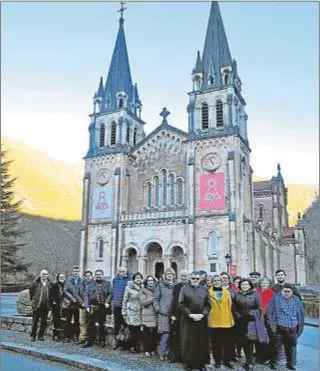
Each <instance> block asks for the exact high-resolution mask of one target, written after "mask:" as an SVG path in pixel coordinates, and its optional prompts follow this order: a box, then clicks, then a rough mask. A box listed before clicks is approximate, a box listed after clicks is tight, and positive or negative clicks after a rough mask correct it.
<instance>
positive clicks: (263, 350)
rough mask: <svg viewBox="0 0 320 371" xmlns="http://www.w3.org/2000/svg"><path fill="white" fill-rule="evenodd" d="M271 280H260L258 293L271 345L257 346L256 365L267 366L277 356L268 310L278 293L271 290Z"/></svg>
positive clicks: (263, 278) (265, 278) (266, 278)
mask: <svg viewBox="0 0 320 371" xmlns="http://www.w3.org/2000/svg"><path fill="white" fill-rule="evenodd" d="M270 284H271V280H270V279H269V278H268V277H262V278H261V279H260V285H259V286H260V287H258V289H257V293H258V294H259V296H260V300H261V309H262V315H263V317H264V322H265V326H266V329H267V331H268V335H269V339H270V342H269V344H261V343H257V344H256V363H261V364H265V363H267V362H268V361H269V360H270V359H271V355H272V354H275V353H274V352H275V343H274V339H273V336H272V331H271V329H270V326H269V324H268V321H267V308H268V304H269V302H270V300H271V299H272V298H273V297H274V296H275V295H276V293H275V292H274V291H273V290H272V289H271V288H270Z"/></svg>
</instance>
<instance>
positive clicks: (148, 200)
mask: <svg viewBox="0 0 320 371" xmlns="http://www.w3.org/2000/svg"><path fill="white" fill-rule="evenodd" d="M146 188H147V205H148V208H151V206H152V191H151V183H149V182H148V183H147V187H146Z"/></svg>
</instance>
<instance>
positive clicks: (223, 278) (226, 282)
mask: <svg viewBox="0 0 320 371" xmlns="http://www.w3.org/2000/svg"><path fill="white" fill-rule="evenodd" d="M221 281H222V284H223V286H228V285H229V277H228V276H227V275H226V274H223V275H222V276H221Z"/></svg>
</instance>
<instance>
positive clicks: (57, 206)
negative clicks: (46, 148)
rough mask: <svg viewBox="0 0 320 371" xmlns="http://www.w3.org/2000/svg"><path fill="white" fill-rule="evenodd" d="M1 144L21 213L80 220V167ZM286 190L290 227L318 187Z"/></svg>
mask: <svg viewBox="0 0 320 371" xmlns="http://www.w3.org/2000/svg"><path fill="white" fill-rule="evenodd" d="M2 141H3V143H4V145H5V148H9V149H10V151H9V153H8V158H9V159H12V160H14V163H13V164H12V175H13V176H17V177H18V179H17V181H16V192H17V194H18V195H19V197H20V198H22V199H23V200H24V207H23V210H22V211H23V212H25V213H27V214H31V215H40V216H44V217H49V218H54V219H63V220H70V221H71V220H80V219H81V203H82V177H83V167H82V166H72V165H70V164H68V163H64V162H62V161H58V160H55V159H52V158H50V157H49V156H48V155H47V154H45V153H42V152H40V151H38V150H36V149H33V148H30V147H28V146H27V145H26V144H25V143H23V142H16V141H13V140H11V139H10V138H8V137H4V138H2ZM271 176H272V174H270V178H271ZM254 180H261V179H260V178H259V179H257V178H254ZM287 187H288V196H289V197H288V198H289V200H288V201H289V205H288V212H289V217H290V225H293V224H295V223H296V220H297V214H298V212H299V211H300V212H301V214H303V211H304V210H305V209H306V208H307V207H308V206H309V205H310V204H311V202H312V201H313V199H314V197H315V193H317V192H318V186H317V185H301V184H287Z"/></svg>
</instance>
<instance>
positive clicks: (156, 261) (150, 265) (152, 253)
mask: <svg viewBox="0 0 320 371" xmlns="http://www.w3.org/2000/svg"><path fill="white" fill-rule="evenodd" d="M163 272H164V264H163V258H162V247H161V246H160V245H159V244H158V243H157V242H151V243H150V244H149V245H148V247H147V274H151V275H153V276H155V277H157V278H160V277H161V276H162V275H163Z"/></svg>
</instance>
